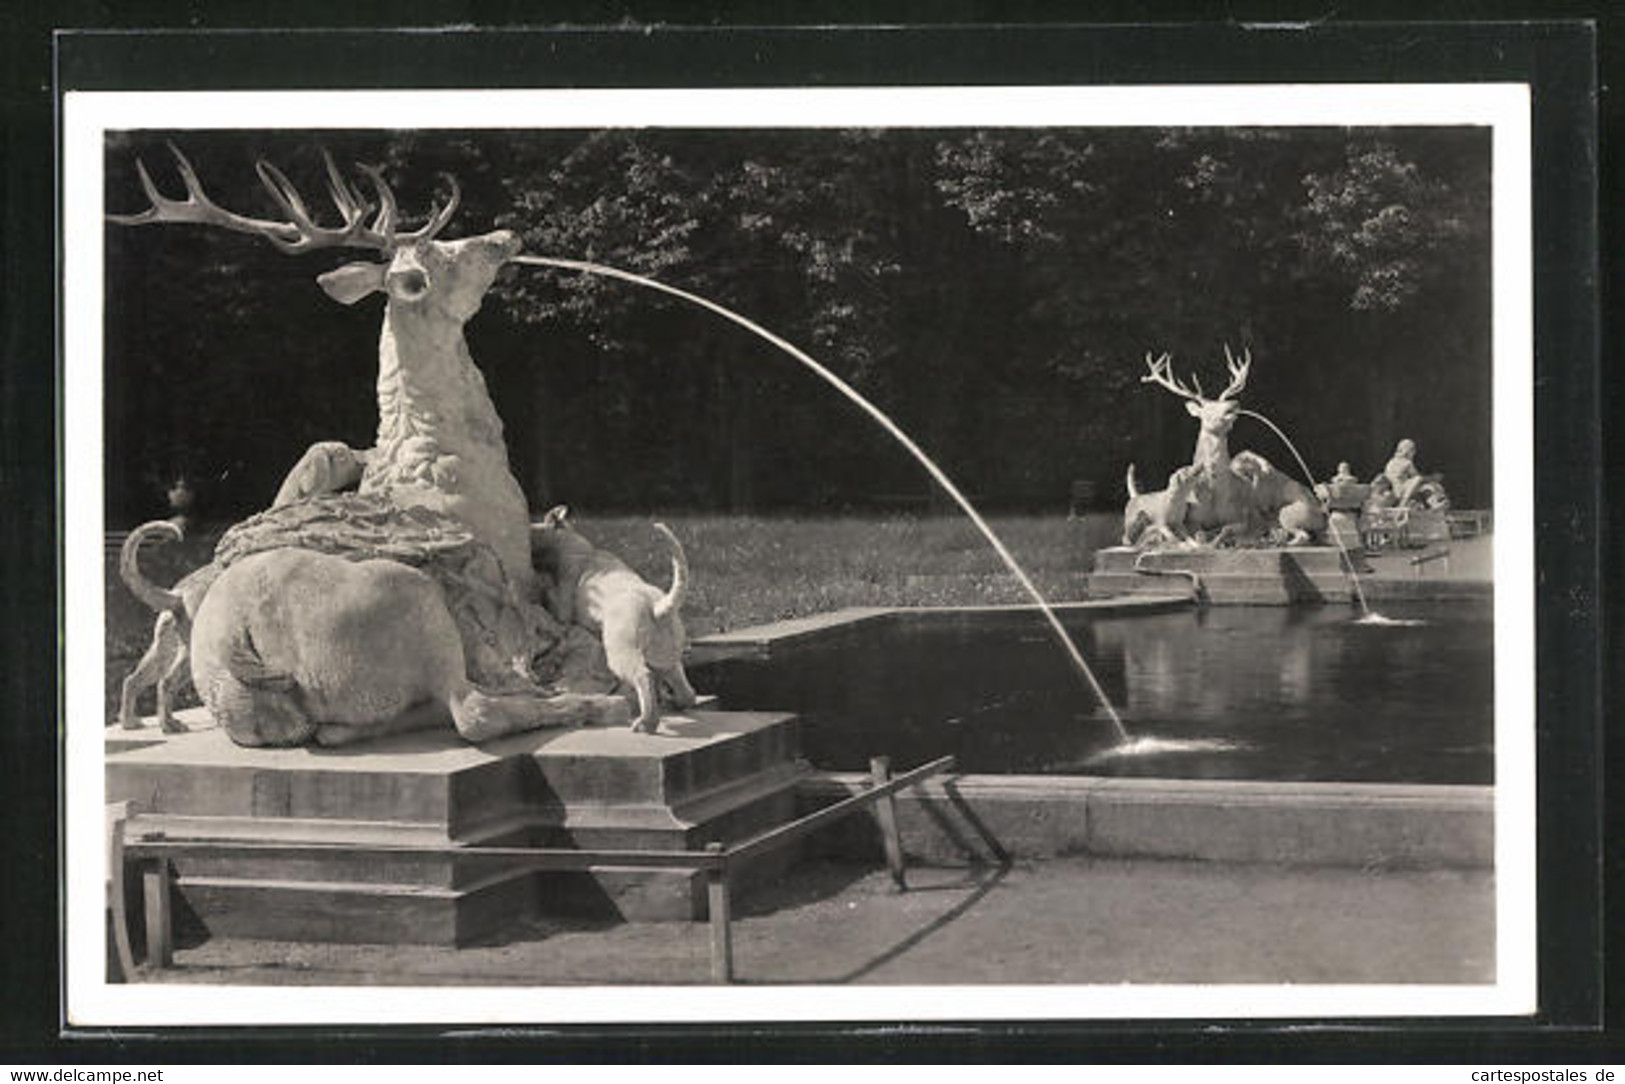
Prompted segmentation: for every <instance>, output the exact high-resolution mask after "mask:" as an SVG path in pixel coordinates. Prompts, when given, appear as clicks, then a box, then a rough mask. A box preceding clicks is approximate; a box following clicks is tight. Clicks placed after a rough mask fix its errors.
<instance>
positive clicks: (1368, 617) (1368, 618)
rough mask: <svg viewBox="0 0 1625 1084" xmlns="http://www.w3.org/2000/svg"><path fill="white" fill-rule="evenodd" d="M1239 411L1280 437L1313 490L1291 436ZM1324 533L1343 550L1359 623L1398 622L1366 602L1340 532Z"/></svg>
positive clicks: (1312, 478) (1312, 481)
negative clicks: (1357, 608) (1358, 613)
mask: <svg viewBox="0 0 1625 1084" xmlns="http://www.w3.org/2000/svg"><path fill="white" fill-rule="evenodd" d="M1241 413H1243V414H1246V415H1247V416H1248V417H1251V418H1257V419H1258V420H1259V421H1261V422H1263V423H1264V424H1265V425H1267V426H1269V427H1270V429H1271V430H1273V431H1274V433H1275V435H1276V436H1278V437H1280V438H1281V443H1282V444H1285V445H1286V448H1287V451H1289V452H1291V453H1292V458H1293V459H1296V460H1297V461H1298V469H1299V470H1301V471H1303V476H1304V477H1305V478H1307V479H1308V480H1309V488H1310V490H1311V491H1313V490H1314V488H1315V475H1314V472H1312V471H1311V470H1310V469H1309V464H1307V463H1305V462H1304V461H1303V456H1301V455H1299V454H1298V446H1297V445H1296V444H1293V443H1292V438H1291V437H1289V436H1287V435H1286V434H1285V433H1283V432H1282V431H1281V427H1280V426H1278V425H1276V424H1275V423H1274V422H1272V421H1270V420H1269V419H1268V418H1266V417H1264V415H1262V414H1260V413H1259V412H1258V411H1256V410H1247V409H1246V408H1243V409H1242V410H1241ZM1321 507H1323V508H1324V507H1325V502H1324V501H1322V502H1321ZM1326 533H1327V534H1329V535H1331V536H1332V541H1333V542H1336V543H1337V548H1338V549H1339V550H1342V551H1343V563H1344V564H1345V565H1347V566H1348V570H1349V582H1350V583H1352V584H1353V585H1354V597H1355V598H1357V599H1358V600H1359V601H1360V619H1359V622H1360V624H1363V625H1382V624H1400V622H1398V621H1393V620H1390V619H1389V618H1385V617H1383V616H1382V615H1381V614H1378V613H1376V612H1374V611H1373V610H1372V609H1371V606H1370V604H1369V603H1367V602H1366V600H1365V588H1364V587H1362V586H1361V585H1360V573H1359V571H1358V570H1357V569H1355V567H1354V557H1353V555H1352V554H1350V553H1349V548H1348V547H1347V546H1345V545H1344V544H1343V535H1342V532H1340V531H1333V530H1328V531H1327V532H1326Z"/></svg>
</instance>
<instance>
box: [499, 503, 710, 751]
mask: <svg viewBox="0 0 1625 1084" xmlns="http://www.w3.org/2000/svg"><path fill="white" fill-rule="evenodd" d="M568 516H569V509H568V508H566V507H565V506H564V505H559V506H557V507H556V508H554V509H552V510H551V511H549V512H548V513H547V515H546V516H545V517H543V519H542V521H541V523H538V524H532V526H531V533H530V540H531V542H530V544H531V561H532V563H533V564H534V566H535V568H536V570H537V571H538V572H539V573H542V574H543V575H542V580H543V603H544V605H546V606H547V608H548V610H549V612H551V613H552V614H553V616H554V617H556V618H558V619H559V621H561V622H563V623H564V624H565V625H569V624H570V623H571V622H575V623H576V624H579V625H582V626H584V627H586V628H588V629H590V630H591V631H593V632H595V633H597V634H598V635H599V637H600V638H601V639H602V642H603V647H604V657H605V661H606V663H607V664H608V666H609V669H610V671H611V672H612V673H613V674H614V675H615V676H616V677H617V678H618V679H620V681H621V682H623V683H624V684H625V685H627V686H629V687H631V688H632V690H633V691H634V692H636V694H637V698H638V714H637V717H636V718H635V719H634V720H633V721H632V729H633V730H638V731H643V732H644V733H654V732H655V731H656V730H657V729H659V727H660V694H661V693H662V692H664V693H665V694H666V695H667V696H668V697H669V698H670V700H671V702H672V703H673V704H674V705H675V706H677V707H680V708H686V707H691V706H693V704H694V702H695V700H696V699H697V698H696V696H695V693H694V687H693V686H692V685H690V684H689V683H688V675H687V673H686V672H685V671H684V670H683V651H684V649H685V648H686V647H687V646H688V636H687V634H686V632H685V631H684V629H683V620H682V614H681V609H682V604H683V595H684V593H685V592H686V591H687V588H688V558H687V556H686V555H685V554H684V553H683V546H682V543H680V542H679V541H678V540H677V536H676V535H674V534H672V532H671V530H670V529H669V528H668V527H667V526H666V525H665V524H663V523H656V524H655V525H654V528H655V530H657V531H659V532H660V533H661V534H663V535H665V537H666V540H667V541H668V542H669V543H670V544H671V551H672V552H671V572H672V579H671V589H670V590H669V591H661V590H660V589H659V588H658V587H655V586H653V585H652V584H648V583H645V582H644V581H643V579H642V578H640V577H639V576H638V574H637V573H636V572H633V571H632V569H631V568H629V567H627V565H626V563H625V562H624V561H622V560H621V559H620V558H619V557H616V556H615V555H614V554H612V553H610V552H608V551H607V550H601V549H599V548H598V547H597V546H594V545H593V544H592V543H591V542H589V541H587V540H586V539H585V538H583V537H582V536H581V534H580V533H579V532H578V531H576V529H575V528H574V527H572V526H570V524H569V522H568ZM549 579H551V581H552V582H551V586H548V582H547V581H548V580H549Z"/></svg>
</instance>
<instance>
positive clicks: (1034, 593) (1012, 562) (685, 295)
mask: <svg viewBox="0 0 1625 1084" xmlns="http://www.w3.org/2000/svg"><path fill="white" fill-rule="evenodd" d="M512 261H513V262H515V263H524V264H532V265H535V266H537V267H554V268H558V269H560V270H564V271H578V272H581V273H584V274H590V275H604V276H607V277H609V278H616V279H621V280H622V281H624V282H630V283H633V284H635V285H638V286H643V287H647V288H648V289H651V290H657V291H659V292H660V293H664V294H670V295H671V296H672V297H676V298H680V299H682V300H684V301H687V302H689V303H690V304H693V305H698V306H699V307H700V308H703V309H708V310H709V311H711V312H714V313H716V314H717V315H718V316H721V317H722V318H724V319H726V320H729V321H731V322H732V323H735V324H738V325H739V326H740V327H742V328H744V329H745V330H746V331H749V332H751V333H752V334H754V335H756V336H758V337H759V338H762V339H764V340H766V341H767V342H769V343H771V344H773V345H774V346H776V347H778V348H779V349H780V350H782V351H784V352H785V353H786V354H789V355H790V356H791V357H792V358H794V359H795V360H796V361H799V362H800V363H801V364H802V365H805V366H806V367H807V368H808V369H809V370H811V371H812V372H813V373H814V374H816V375H817V376H818V377H819V378H820V379H822V380H823V381H824V382H825V383H826V384H829V385H830V386H831V387H833V388H834V389H835V390H836V391H838V392H840V393H841V394H842V395H843V396H845V397H846V398H847V399H848V400H850V401H851V402H852V403H853V404H854V405H856V406H857V407H858V408H859V409H860V410H862V411H863V412H864V413H865V414H867V415H869V417H870V418H872V419H874V421H875V422H876V423H877V424H879V425H880V427H881V428H883V429H884V430H886V432H887V433H889V434H891V436H892V437H893V438H894V439H895V440H896V441H897V442H898V443H899V444H901V445H902V446H903V447H904V448H905V449H907V451H908V453H909V454H910V455H912V456H913V457H914V458H915V460H917V461H918V462H919V464H920V465H921V466H922V467H924V468H925V469H926V472H927V473H929V474H930V475H931V477H932V478H933V479H934V480H935V481H936V483H937V484H938V485H939V486H941V487H942V489H943V491H944V492H946V493H947V494H948V496H949V497H951V498H953V501H954V503H955V504H957V505H958V506H959V508H960V510H961V511H962V512H964V513H965V515H966V516H968V517H969V518H970V521H971V522H972V523H974V524H975V525H976V529H977V530H979V531H980V532H981V533H982V536H983V537H984V538H986V539H987V542H988V545H990V546H992V547H993V550H994V552H995V553H997V554H998V555H999V559H1000V560H1001V561H1003V562H1004V564H1005V567H1006V568H1008V569H1009V570H1010V572H1011V574H1012V575H1014V576H1015V577H1016V579H1017V580H1018V581H1019V582H1020V584H1021V586H1022V589H1023V590H1024V591H1026V593H1027V595H1028V596H1029V597H1030V598H1031V599H1032V600H1033V602H1034V603H1035V604H1036V605H1037V606H1038V609H1039V610H1040V611H1041V612H1042V613H1043V615H1044V618H1045V620H1046V621H1048V622H1049V625H1050V629H1051V631H1053V632H1054V634H1055V638H1056V640H1057V641H1058V642H1059V643H1060V645H1061V647H1062V649H1063V650H1065V652H1066V653H1067V655H1068V656H1069V657H1070V658H1071V660H1072V663H1073V665H1074V666H1075V667H1076V668H1077V671H1078V673H1079V674H1080V675H1082V677H1083V679H1084V681H1085V683H1086V684H1087V685H1088V687H1089V690H1090V691H1091V692H1092V693H1093V694H1094V696H1095V698H1096V699H1097V700H1098V701H1099V702H1100V705H1101V706H1102V707H1103V708H1105V709H1106V714H1107V715H1108V716H1109V717H1110V718H1111V722H1112V727H1113V728H1114V729H1115V730H1116V732H1117V740H1118V741H1119V742H1126V741H1128V731H1127V730H1126V729H1125V728H1124V726H1123V720H1122V719H1121V718H1120V717H1119V716H1118V714H1117V709H1116V708H1115V707H1114V706H1113V705H1112V702H1111V699H1110V698H1109V697H1107V695H1106V691H1105V690H1104V689H1102V688H1101V686H1100V682H1099V681H1097V680H1096V679H1095V674H1094V671H1093V670H1091V669H1090V668H1089V664H1088V662H1086V661H1085V660H1084V657H1083V653H1082V652H1081V651H1079V650H1078V646H1077V645H1076V644H1074V643H1073V642H1072V637H1071V636H1069V635H1067V631H1066V628H1065V626H1063V625H1062V624H1061V621H1060V618H1058V617H1056V616H1055V611H1054V610H1053V609H1052V608H1051V607H1050V604H1049V603H1048V602H1047V601H1046V600H1045V599H1044V596H1043V595H1042V594H1040V593H1039V591H1038V588H1037V587H1035V586H1034V585H1033V582H1032V580H1030V579H1029V578H1028V577H1027V573H1026V572H1025V571H1023V569H1022V567H1021V566H1020V565H1019V564H1018V563H1016V559H1015V557H1013V556H1012V555H1011V553H1010V551H1009V550H1008V549H1007V548H1005V545H1004V542H1003V540H1002V539H1000V538H999V536H998V535H997V534H995V533H994V531H993V528H991V527H989V526H988V524H987V521H986V520H984V519H983V518H982V516H981V514H980V513H979V512H977V511H976V507H975V506H974V505H972V504H971V502H970V500H969V499H968V498H967V497H966V496H965V495H964V494H963V493H961V492H960V491H959V487H958V486H956V485H954V483H953V480H952V479H951V478H949V477H948V476H947V474H945V473H943V470H942V468H941V467H939V466H937V464H936V461H935V460H933V459H932V458H931V457H930V456H928V455H926V454H925V451H924V450H923V449H922V448H920V446H919V445H918V444H915V443H914V441H913V439H912V438H911V437H909V435H908V434H907V433H905V432H903V430H902V429H900V428H898V426H897V424H896V423H895V422H893V421H892V420H891V418H889V417H887V416H886V413H885V412H884V411H882V410H881V409H880V408H879V407H877V406H875V405H874V404H873V403H871V402H870V401H869V400H868V399H866V398H864V397H863V395H861V394H860V393H859V392H858V391H857V389H855V388H853V387H852V386H851V385H850V384H848V383H847V382H846V381H844V380H842V379H841V378H840V377H839V376H836V375H835V374H834V373H833V372H831V371H830V370H829V369H827V368H825V367H824V366H823V365H821V364H820V363H819V362H817V361H815V360H814V359H813V358H811V357H810V356H808V355H807V354H806V353H804V352H803V351H802V350H800V349H798V348H797V347H796V346H795V345H793V344H792V343H789V342H787V341H786V340H784V339H782V338H780V337H779V336H777V335H775V334H773V332H771V331H769V330H767V329H766V328H764V327H762V326H761V325H760V324H758V323H756V322H755V321H753V320H751V319H749V318H748V317H745V316H741V315H740V314H739V313H737V312H734V311H733V310H732V309H730V308H727V307H726V306H724V305H719V304H717V303H716V302H715V301H711V300H709V299H707V298H704V297H701V296H699V295H698V294H693V293H689V292H688V291H687V290H682V289H679V288H677V287H676V286H668V285H667V284H666V283H664V282H660V281H658V280H656V279H651V278H647V277H645V276H643V275H638V274H634V273H632V272H630V271H622V270H620V269H619V268H615V267H609V266H606V265H604V264H598V263H592V262H589V261H587V260H567V259H562V258H559V257H554V256H528V255H520V256H514V257H512Z"/></svg>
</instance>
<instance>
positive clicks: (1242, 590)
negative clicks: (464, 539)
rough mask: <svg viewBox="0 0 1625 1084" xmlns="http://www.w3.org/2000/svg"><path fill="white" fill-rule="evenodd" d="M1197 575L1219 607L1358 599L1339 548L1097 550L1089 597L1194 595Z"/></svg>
mask: <svg viewBox="0 0 1625 1084" xmlns="http://www.w3.org/2000/svg"><path fill="white" fill-rule="evenodd" d="M1192 575H1194V576H1196V577H1197V579H1198V580H1199V581H1200V582H1201V585H1202V598H1203V600H1204V601H1205V602H1208V603H1212V604H1214V605H1262V606H1286V605H1290V604H1292V603H1299V602H1350V601H1352V600H1353V598H1354V588H1353V586H1352V584H1351V583H1350V581H1349V574H1348V563H1347V562H1346V561H1345V559H1344V556H1343V552H1342V551H1341V550H1339V549H1338V548H1337V547H1336V546H1278V547H1258V548H1238V549H1213V548H1207V549H1203V548H1190V549H1182V548H1177V547H1171V548H1168V549H1162V550H1137V549H1134V548H1133V547H1130V546H1113V547H1111V548H1109V549H1103V550H1098V551H1096V553H1095V561H1094V570H1093V571H1092V572H1090V574H1089V593H1090V595H1091V596H1097V597H1098V596H1101V595H1159V596H1167V595H1190V594H1191V592H1192V583H1191V576H1192Z"/></svg>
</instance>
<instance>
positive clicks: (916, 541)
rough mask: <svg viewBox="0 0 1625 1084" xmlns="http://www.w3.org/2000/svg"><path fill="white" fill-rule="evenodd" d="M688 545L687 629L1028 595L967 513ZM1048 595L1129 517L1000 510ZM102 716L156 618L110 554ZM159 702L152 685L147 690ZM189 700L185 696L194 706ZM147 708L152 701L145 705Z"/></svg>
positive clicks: (742, 523)
mask: <svg viewBox="0 0 1625 1084" xmlns="http://www.w3.org/2000/svg"><path fill="white" fill-rule="evenodd" d="M572 519H573V520H574V522H575V525H576V527H577V529H578V530H580V531H581V532H582V534H584V535H586V536H587V537H588V538H590V539H592V540H593V541H594V542H595V543H597V544H598V545H600V546H602V547H604V548H606V549H609V550H611V551H613V552H615V553H618V554H620V555H621V556H622V557H623V558H624V559H625V560H626V561H627V563H629V564H630V565H632V567H633V568H635V569H637V570H638V571H639V572H640V573H642V574H643V575H644V576H646V577H647V578H648V579H649V580H650V581H651V582H652V583H656V584H660V585H662V586H664V585H665V584H667V583H669V582H670V578H671V571H670V564H669V560H668V556H667V550H666V547H665V543H664V542H663V541H662V539H661V538H660V536H659V535H657V534H656V533H655V532H654V531H652V530H650V528H649V522H650V521H649V520H648V519H646V518H644V517H638V516H623V515H594V514H593V513H591V512H590V511H575V512H573V514H572ZM664 519H665V522H666V523H667V524H668V525H669V526H670V527H671V528H672V530H674V531H675V532H677V536H678V537H679V538H680V539H682V541H683V548H684V549H685V550H686V552H687V554H688V561H689V571H690V590H689V594H688V598H687V600H686V601H685V603H684V605H683V617H684V620H685V622H686V623H687V625H688V629H689V633H690V635H691V636H703V635H705V634H707V633H711V632H720V631H725V630H729V629H738V628H744V627H747V626H750V625H759V624H763V623H765V622H769V621H778V620H782V619H785V618H792V617H805V616H807V615H809V614H815V613H822V612H826V611H829V610H837V609H841V608H842V607H846V606H948V605H978V604H987V603H1004V602H1025V601H1027V596H1026V594H1025V592H1023V591H1022V589H1021V586H1020V584H1019V583H1018V582H1017V580H1016V578H1015V577H1014V576H1013V575H1011V574H1010V573H1009V571H1008V570H1006V569H1005V568H1004V566H1003V564H1002V563H1001V562H1000V560H999V557H998V554H996V553H995V552H994V551H993V549H992V547H991V546H989V545H988V543H987V541H986V540H985V539H983V537H982V535H981V534H980V532H978V531H977V530H976V528H975V526H974V525H973V524H972V523H971V522H970V521H969V520H968V519H966V518H964V517H958V516H945V517H938V516H905V515H898V516H885V517H880V516H871V517H850V518H847V517H841V518H800V517H790V516H786V517H772V518H759V517H744V516H705V515H669V516H665V517H664ZM989 523H990V525H991V526H992V528H993V530H994V531H995V532H997V534H998V535H999V537H1000V538H1001V539H1003V541H1004V543H1005V545H1006V546H1007V547H1008V548H1009V550H1010V552H1011V553H1012V554H1014V555H1015V557H1016V560H1017V561H1019V562H1020V563H1021V565H1022V566H1023V568H1024V569H1025V570H1026V572H1027V574H1028V575H1029V576H1030V577H1031V578H1032V580H1033V582H1034V583H1035V584H1036V585H1037V586H1038V589H1039V590H1040V591H1041V592H1043V594H1044V596H1045V597H1046V598H1047V599H1050V600H1052V601H1066V600H1072V599H1079V598H1082V597H1083V596H1084V578H1085V574H1086V573H1087V571H1088V568H1089V558H1090V555H1091V554H1092V553H1093V552H1094V551H1095V549H1097V548H1099V547H1100V546H1104V545H1109V544H1111V543H1113V542H1115V541H1116V537H1115V536H1116V533H1117V531H1118V530H1119V523H1120V517H1118V516H1116V515H1113V514H1110V513H1103V514H1099V515H1093V516H1089V517H1086V518H1085V519H1082V520H1068V519H1067V518H1065V517H1064V516H1005V517H994V518H992V519H991V520H990V521H989ZM223 527H224V525H221V526H220V527H217V528H215V529H213V530H209V529H207V528H204V529H199V530H194V531H192V532H191V533H190V534H189V535H188V537H187V538H186V539H185V540H184V541H183V542H180V543H153V544H152V545H150V546H148V547H147V548H146V549H144V550H143V551H142V568H143V569H144V570H145V572H146V574H147V577H148V578H149V579H151V580H152V581H153V582H155V583H159V584H170V583H173V582H174V581H175V580H177V579H179V578H180V577H181V576H183V575H185V574H186V572H188V571H190V570H191V569H193V568H196V567H198V566H199V565H201V564H203V563H205V562H206V561H207V560H208V559H209V556H210V554H211V553H212V552H213V550H214V543H215V540H216V539H217V538H218V537H219V533H220V530H221V529H223ZM106 576H107V588H106V593H107V657H108V672H107V678H106V686H105V691H106V708H107V712H106V717H107V718H108V719H112V718H113V716H114V715H115V714H116V713H117V710H118V690H119V685H120V683H121V682H122V681H123V679H124V675H125V674H127V673H128V672H129V671H130V669H131V668H132V667H134V665H135V663H136V660H138V659H139V658H140V657H141V653H142V652H143V651H144V650H146V647H147V643H148V641H149V640H150V638H151V635H152V622H153V615H152V612H151V611H150V610H148V609H147V608H146V607H145V606H143V605H142V604H141V603H140V602H138V601H137V600H136V599H135V597H134V596H133V595H131V594H130V592H129V591H128V590H127V589H126V588H125V586H124V583H123V581H122V580H120V579H119V576H118V553H117V551H116V550H113V551H110V552H109V553H108V554H107V557H106ZM149 699H150V694H149ZM190 702H194V701H191V700H190V698H189V694H188V698H187V699H183V701H182V703H190ZM143 710H144V711H150V710H151V709H150V707H147V706H146V705H145V702H144V704H143Z"/></svg>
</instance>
